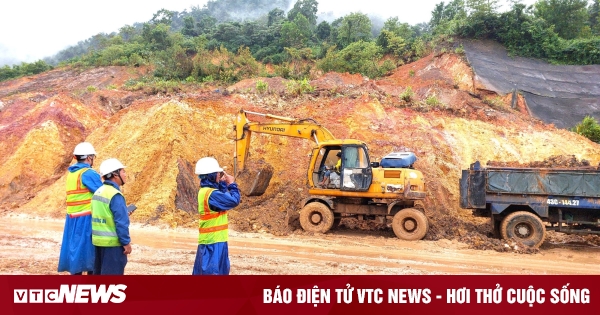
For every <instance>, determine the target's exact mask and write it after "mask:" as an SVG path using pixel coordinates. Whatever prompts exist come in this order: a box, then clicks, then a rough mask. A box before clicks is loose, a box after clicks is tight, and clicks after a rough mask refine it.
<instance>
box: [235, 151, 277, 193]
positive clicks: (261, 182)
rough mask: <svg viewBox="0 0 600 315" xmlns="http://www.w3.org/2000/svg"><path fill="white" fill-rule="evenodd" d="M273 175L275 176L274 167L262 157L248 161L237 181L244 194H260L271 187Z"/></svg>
mask: <svg viewBox="0 0 600 315" xmlns="http://www.w3.org/2000/svg"><path fill="white" fill-rule="evenodd" d="M271 177H273V167H272V166H271V165H270V164H268V163H267V162H265V161H264V160H262V159H261V160H258V161H255V162H253V161H248V162H247V163H246V167H245V168H244V170H243V171H242V172H241V173H240V174H238V176H237V178H236V180H235V181H236V182H237V184H238V187H239V189H240V191H241V192H242V193H243V194H244V195H246V196H260V195H262V194H264V193H265V191H266V190H267V187H269V182H270V181H271Z"/></svg>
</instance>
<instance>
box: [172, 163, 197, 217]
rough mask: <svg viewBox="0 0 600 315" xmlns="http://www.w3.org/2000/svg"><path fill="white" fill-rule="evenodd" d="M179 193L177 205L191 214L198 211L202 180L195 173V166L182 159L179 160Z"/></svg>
mask: <svg viewBox="0 0 600 315" xmlns="http://www.w3.org/2000/svg"><path fill="white" fill-rule="evenodd" d="M177 168H178V170H179V173H178V174H177V180H176V181H177V194H176V195H175V207H176V208H177V209H179V210H183V211H185V212H187V213H190V214H196V213H197V212H198V189H199V187H200V181H199V180H198V177H197V176H195V175H194V166H193V165H192V164H191V163H190V162H188V161H184V160H182V159H179V160H177Z"/></svg>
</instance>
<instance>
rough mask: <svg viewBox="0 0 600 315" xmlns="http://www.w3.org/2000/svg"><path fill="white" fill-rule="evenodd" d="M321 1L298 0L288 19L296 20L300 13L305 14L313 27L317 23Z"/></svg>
mask: <svg viewBox="0 0 600 315" xmlns="http://www.w3.org/2000/svg"><path fill="white" fill-rule="evenodd" d="M318 6H319V3H318V2H317V1H316V0H298V1H296V3H295V4H294V7H293V8H292V9H291V10H290V12H288V20H289V21H294V20H295V19H296V16H297V15H299V14H302V15H304V17H305V18H306V19H307V20H308V23H309V24H310V26H311V27H313V29H314V27H315V26H316V25H317V11H319V8H318Z"/></svg>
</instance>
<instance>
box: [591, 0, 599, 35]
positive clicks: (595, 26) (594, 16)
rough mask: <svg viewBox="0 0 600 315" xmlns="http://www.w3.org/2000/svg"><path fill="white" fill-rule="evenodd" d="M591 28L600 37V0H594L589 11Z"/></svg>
mask: <svg viewBox="0 0 600 315" xmlns="http://www.w3.org/2000/svg"><path fill="white" fill-rule="evenodd" d="M588 14H589V16H590V28H591V29H592V32H593V33H594V34H596V35H600V0H594V2H593V3H592V5H590V7H589V9H588Z"/></svg>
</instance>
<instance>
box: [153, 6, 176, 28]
mask: <svg viewBox="0 0 600 315" xmlns="http://www.w3.org/2000/svg"><path fill="white" fill-rule="evenodd" d="M175 13H176V12H175V11H169V10H166V9H160V10H158V11H156V13H154V15H153V16H152V19H151V20H150V21H152V23H154V24H159V23H162V24H165V25H168V26H171V23H172V22H173V17H174V16H175Z"/></svg>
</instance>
